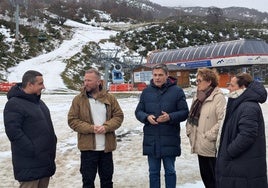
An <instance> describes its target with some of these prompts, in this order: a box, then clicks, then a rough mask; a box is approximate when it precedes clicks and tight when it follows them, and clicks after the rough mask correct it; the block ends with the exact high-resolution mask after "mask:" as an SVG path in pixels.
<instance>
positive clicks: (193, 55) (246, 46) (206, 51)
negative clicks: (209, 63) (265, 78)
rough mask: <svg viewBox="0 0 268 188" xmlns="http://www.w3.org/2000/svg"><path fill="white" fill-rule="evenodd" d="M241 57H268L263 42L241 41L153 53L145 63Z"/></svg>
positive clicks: (266, 47) (254, 40) (256, 40)
mask: <svg viewBox="0 0 268 188" xmlns="http://www.w3.org/2000/svg"><path fill="white" fill-rule="evenodd" d="M241 55H268V44H267V43H266V42H265V41H264V40H258V39H241V40H234V41H228V42H219V43H214V44H209V45H203V46H197V47H186V48H181V49H176V50H167V51H159V52H153V53H151V54H150V55H149V58H148V62H147V63H174V62H181V61H184V62H187V61H193V60H201V59H213V58H219V57H232V56H241Z"/></svg>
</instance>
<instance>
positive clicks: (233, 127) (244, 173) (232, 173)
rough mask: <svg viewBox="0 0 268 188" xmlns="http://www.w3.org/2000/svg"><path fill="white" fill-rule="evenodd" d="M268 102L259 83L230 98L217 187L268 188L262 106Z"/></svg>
mask: <svg viewBox="0 0 268 188" xmlns="http://www.w3.org/2000/svg"><path fill="white" fill-rule="evenodd" d="M266 99H267V91H266V89H265V88H264V87H263V85H262V84H261V83H258V82H252V83H251V84H250V85H249V87H248V88H247V89H246V90H245V91H244V92H243V93H242V94H241V95H240V96H239V97H237V98H229V100H228V103H227V110H226V117H225V120H224V124H223V127H222V133H221V138H220V147H219V153H218V157H217V162H216V179H217V188H242V187H243V188H267V173H266V171H267V170H266V143H265V142H266V141H265V126H264V120H263V115H262V110H261V108H260V105H259V104H258V103H263V102H265V101H266Z"/></svg>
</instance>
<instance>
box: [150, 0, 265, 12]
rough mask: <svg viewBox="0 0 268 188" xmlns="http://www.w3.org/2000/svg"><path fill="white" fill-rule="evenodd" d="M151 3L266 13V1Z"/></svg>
mask: <svg viewBox="0 0 268 188" xmlns="http://www.w3.org/2000/svg"><path fill="white" fill-rule="evenodd" d="M150 1H151V2H154V3H157V4H160V5H162V6H172V7H173V6H181V7H192V6H200V7H210V6H216V7H219V8H226V7H232V6H237V7H247V8H254V9H257V10H259V11H262V12H267V13H268V1H267V0H232V1H231V0H225V1H224V0H150Z"/></svg>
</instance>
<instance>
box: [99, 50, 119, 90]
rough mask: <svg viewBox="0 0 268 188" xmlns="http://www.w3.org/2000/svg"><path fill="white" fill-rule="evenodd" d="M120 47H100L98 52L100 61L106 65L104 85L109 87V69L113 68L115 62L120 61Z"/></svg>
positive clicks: (106, 87)
mask: <svg viewBox="0 0 268 188" xmlns="http://www.w3.org/2000/svg"><path fill="white" fill-rule="evenodd" d="M118 52H119V49H99V52H98V57H97V58H98V62H100V64H102V66H104V72H105V73H104V84H105V85H104V87H105V89H108V79H109V70H110V69H111V68H112V65H113V64H116V62H118V58H117V55H118Z"/></svg>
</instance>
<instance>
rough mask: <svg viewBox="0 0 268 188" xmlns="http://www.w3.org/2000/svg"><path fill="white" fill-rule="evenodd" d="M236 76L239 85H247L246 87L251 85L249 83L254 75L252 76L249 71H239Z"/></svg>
mask: <svg viewBox="0 0 268 188" xmlns="http://www.w3.org/2000/svg"><path fill="white" fill-rule="evenodd" d="M235 77H236V78H237V85H238V86H239V87H242V86H245V87H246V88H247V87H248V86H249V84H250V83H251V82H252V81H253V78H252V76H250V74H249V73H245V72H242V73H238V74H237V75H235Z"/></svg>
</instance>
